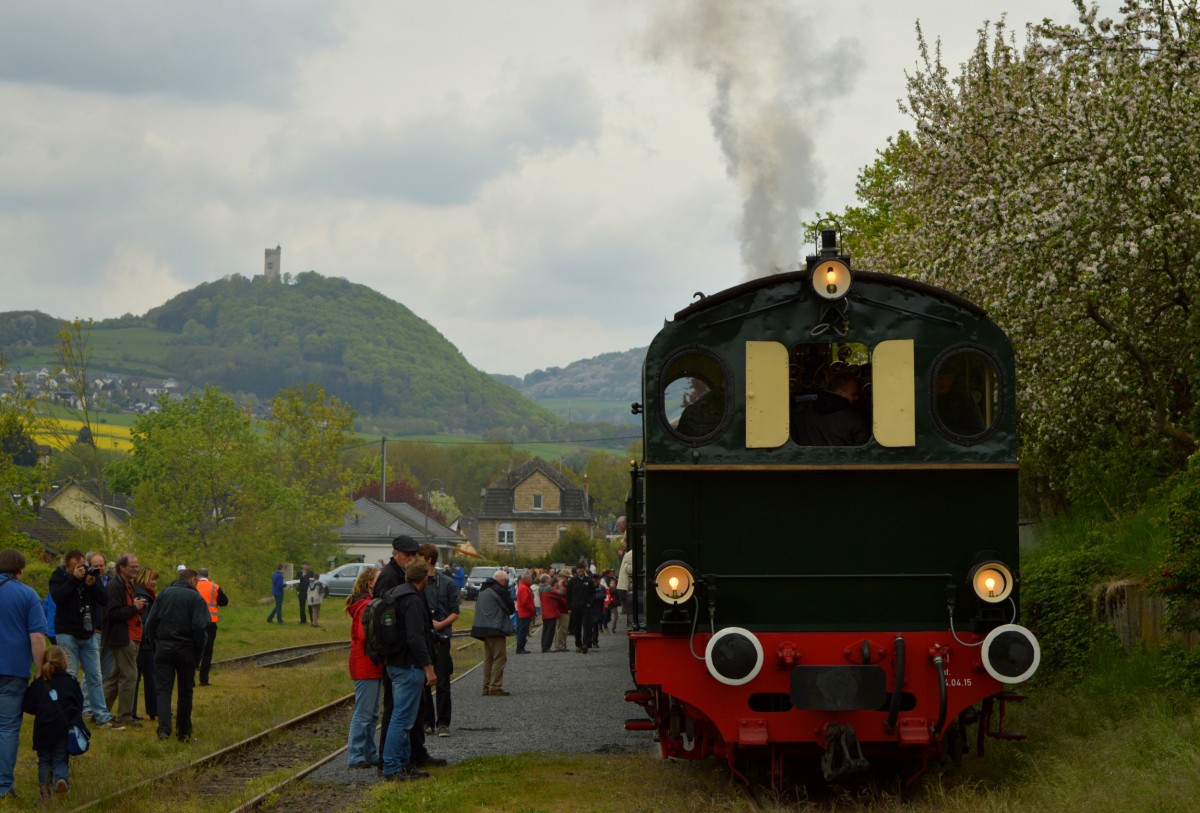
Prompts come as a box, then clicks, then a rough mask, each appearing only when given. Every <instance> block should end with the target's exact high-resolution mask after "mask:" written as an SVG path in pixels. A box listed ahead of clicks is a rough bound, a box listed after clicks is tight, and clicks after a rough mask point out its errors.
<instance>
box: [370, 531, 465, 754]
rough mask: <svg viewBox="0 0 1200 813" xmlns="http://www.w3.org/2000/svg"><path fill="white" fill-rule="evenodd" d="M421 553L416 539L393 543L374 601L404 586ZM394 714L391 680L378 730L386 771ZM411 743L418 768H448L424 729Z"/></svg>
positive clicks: (416, 729) (385, 684)
mask: <svg viewBox="0 0 1200 813" xmlns="http://www.w3.org/2000/svg"><path fill="white" fill-rule="evenodd" d="M420 550H421V546H420V545H419V544H418V543H417V540H415V539H413V538H412V537H411V536H398V537H396V538H395V539H393V540H392V558H391V561H389V562H388V563H387V564H386V565H384V566H383V569H382V570H380V571H379V578H377V579H376V580H375V587H374V589H373V590H372V591H371V595H372V596H373V597H374V598H382V597H383V596H385V595H387V594H388V593H389V592H391V591H392V590H394V589H396V588H397V587H399V586H401V585H402V584H404V572H405V569H406V568H407V567H409V566H410V565H412V564H413V563H415V562H417V561H423V560H420V559H419V557H418V556H417V554H418V552H419V551H420ZM425 623H426V626H428V627H430V629H432V626H433V622H432V619H431V618H430V617H429V611H428V609H426V620H425ZM394 712H395V698H394V697H393V696H392V682H391V681H390V680H385V681H383V712H382V715H381V718H382V719H381V724H380V728H379V754H380V758H379V767H380V768H381V769H382V768H383V759H384V756H383V753H384V749H385V748H387V737H388V729H390V728H391V720H392V717H393V716H394ZM408 739H409V744H410V746H411V748H412V763H413V764H414V765H416V766H424V765H433V766H440V765H445V764H447V763H446V760H444V759H439V758H437V757H431V756H430V755H429V751H428V750H426V748H425V726H424V725H423V724H422V725H418V726H414V727H413V730H412V731H410V732H409V736H408Z"/></svg>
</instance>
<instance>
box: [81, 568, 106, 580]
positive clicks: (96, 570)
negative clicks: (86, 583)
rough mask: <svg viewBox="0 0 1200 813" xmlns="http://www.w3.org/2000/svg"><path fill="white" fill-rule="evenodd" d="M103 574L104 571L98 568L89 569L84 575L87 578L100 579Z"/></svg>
mask: <svg viewBox="0 0 1200 813" xmlns="http://www.w3.org/2000/svg"><path fill="white" fill-rule="evenodd" d="M102 572H103V571H101V570H100V568H98V567H89V568H88V569H87V572H86V573H84V575H85V576H91V577H92V578H93V579H98V578H100V574H101V573H102Z"/></svg>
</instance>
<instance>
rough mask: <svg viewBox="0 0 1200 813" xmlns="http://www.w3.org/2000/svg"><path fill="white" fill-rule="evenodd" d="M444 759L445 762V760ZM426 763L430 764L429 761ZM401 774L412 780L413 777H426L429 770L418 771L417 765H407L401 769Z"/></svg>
mask: <svg viewBox="0 0 1200 813" xmlns="http://www.w3.org/2000/svg"><path fill="white" fill-rule="evenodd" d="M442 761H443V762H445V760H442ZM425 764H427V765H428V764H429V763H425ZM400 775H402V776H403V777H404V778H405V779H407V780H410V781H411V780H413V779H424V778H425V777H427V776H429V771H418V770H417V766H416V765H405V766H404V769H403V770H401V771H400Z"/></svg>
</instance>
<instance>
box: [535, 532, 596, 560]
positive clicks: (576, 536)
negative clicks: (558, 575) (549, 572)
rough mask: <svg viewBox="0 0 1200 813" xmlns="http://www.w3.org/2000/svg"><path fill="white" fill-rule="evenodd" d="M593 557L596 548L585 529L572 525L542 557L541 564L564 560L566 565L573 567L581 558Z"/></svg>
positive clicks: (594, 556)
mask: <svg viewBox="0 0 1200 813" xmlns="http://www.w3.org/2000/svg"><path fill="white" fill-rule="evenodd" d="M595 558H596V548H595V546H594V544H593V543H592V540H591V539H590V538H588V534H587V531H585V530H584V529H583V528H582V527H580V526H578V525H572V526H571V527H570V528H568V529H567V530H566V532H565V533H564V534H563V535H562V538H560V539H559V540H558V541H557V542H555V543H554V547H552V548H550V552H549V553H547V554H546V555H545V557H543V559H544V562H543V564H547V565H549V564H553V563H555V562H566V563H567V565H568V566H570V567H574V566H575V563H576V562H578V561H580V560H581V559H595Z"/></svg>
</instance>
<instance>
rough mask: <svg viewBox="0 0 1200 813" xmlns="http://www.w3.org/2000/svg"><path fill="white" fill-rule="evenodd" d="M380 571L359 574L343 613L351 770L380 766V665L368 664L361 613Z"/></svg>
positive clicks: (348, 753)
mask: <svg viewBox="0 0 1200 813" xmlns="http://www.w3.org/2000/svg"><path fill="white" fill-rule="evenodd" d="M378 576H379V571H378V570H376V569H374V568H371V569H370V570H364V571H363V572H362V573H359V574H358V578H357V579H355V581H354V588H353V589H352V590H351V591H350V597H349V598H347V599H346V613H347V614H348V615H349V616H350V678H351V679H352V680H353V681H354V716H353V717H352V718H351V719H350V737H349V741H348V742H347V743H346V756H347V758H348V759H349V761H350V767H351V768H374V767H375V766H376V765H377V764H378V763H379V746H378V745H377V744H376V742H375V724H376V723H377V722H378V721H379V697H380V692H381V691H382V689H381V683H382V679H383V665H382V664H378V663H376V662H375V661H373V660H371V656H370V655H368V654H367V652H366V650H365V649H364V648H363V640H364V636H363V624H362V615H363V611H364V610H366V609H367V605H368V604H370V603H371V588H372V587H373V586H374V585H375V579H376V578H377V577H378Z"/></svg>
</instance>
